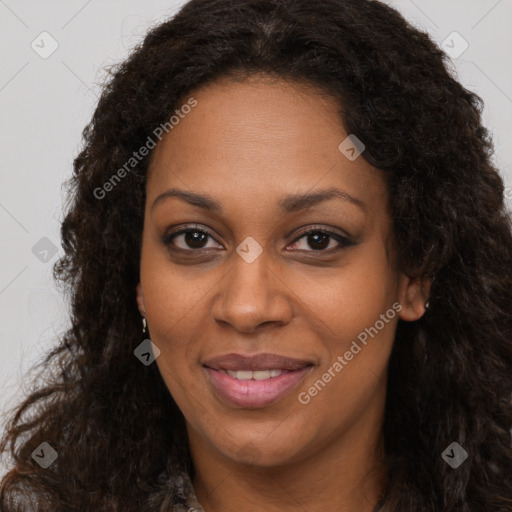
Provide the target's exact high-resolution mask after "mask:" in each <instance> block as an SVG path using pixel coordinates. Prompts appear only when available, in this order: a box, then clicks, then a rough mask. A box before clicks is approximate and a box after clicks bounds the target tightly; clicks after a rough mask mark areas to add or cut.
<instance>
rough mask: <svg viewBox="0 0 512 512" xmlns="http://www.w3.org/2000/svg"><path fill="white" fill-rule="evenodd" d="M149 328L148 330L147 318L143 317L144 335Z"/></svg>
mask: <svg viewBox="0 0 512 512" xmlns="http://www.w3.org/2000/svg"><path fill="white" fill-rule="evenodd" d="M147 328H148V324H147V322H146V317H145V316H143V317H142V332H143V334H146V331H147Z"/></svg>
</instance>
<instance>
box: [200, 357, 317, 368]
mask: <svg viewBox="0 0 512 512" xmlns="http://www.w3.org/2000/svg"><path fill="white" fill-rule="evenodd" d="M312 364H313V362H312V361H308V360H304V359H295V358H291V357H286V356H282V355H278V354H270V353H262V354H255V355H252V356H249V355H242V354H225V355H221V356H217V357H213V358H210V359H207V360H206V361H204V363H203V366H206V367H208V368H211V369H212V370H232V371H265V370H288V371H293V370H299V369H301V368H305V367H306V366H310V365H312Z"/></svg>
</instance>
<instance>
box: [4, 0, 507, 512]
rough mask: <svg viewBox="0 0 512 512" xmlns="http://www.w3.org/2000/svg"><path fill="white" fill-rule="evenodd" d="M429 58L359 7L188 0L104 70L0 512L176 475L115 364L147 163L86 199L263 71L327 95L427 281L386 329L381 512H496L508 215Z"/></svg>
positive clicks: (183, 463)
mask: <svg viewBox="0 0 512 512" xmlns="http://www.w3.org/2000/svg"><path fill="white" fill-rule="evenodd" d="M446 59H447V58H446V57H445V55H444V53H443V52H442V51H441V50H440V49H439V48H438V47H437V46H436V44H435V43H434V42H433V41H432V40H431V39H430V37H429V36H428V35H427V34H425V33H422V32H420V31H418V30H417V29H415V28H413V27H412V26H411V25H409V24H408V23H407V22H406V20H404V18H403V17H402V16H401V15H400V14H399V13H397V12H396V11H395V10H393V9H392V8H390V7H388V6H387V5H385V4H383V3H381V2H378V1H371V0H322V1H321V2H313V1H310V0H236V1H232V0H192V1H190V2H188V3H187V4H186V5H185V6H183V7H182V9H181V10H180V11H179V12H178V13H177V14H176V15H175V16H174V17H173V18H172V19H170V20H167V21H165V22H163V23H162V24H160V25H158V26H156V27H154V28H152V29H151V31H150V32H149V33H148V34H147V36H146V37H145V39H144V41H143V43H142V44H140V45H139V46H137V47H136V48H135V49H134V51H133V52H132V54H131V55H130V57H129V58H128V59H127V60H126V61H124V62H122V63H121V64H119V65H117V66H114V67H112V68H111V69H110V77H109V79H108V80H107V81H106V82H107V83H106V84H105V85H104V90H103V93H102V96H101V98H100V100H99V103H98V106H97V108H96V111H95V113H94V116H93V118H92V120H91V122H90V123H89V124H88V126H87V127H86V128H85V130H84V132H83V141H84V142H83V149H82V150H81V152H80V153H79V155H78V156H77V157H76V159H75V161H74V172H73V176H72V178H71V179H70V181H69V203H68V204H67V211H66V215H65V218H64V221H63V223H62V229H61V235H62V245H63V248H64V250H65V255H64V256H63V257H62V258H61V259H60V260H59V261H58V262H57V263H56V264H55V265H54V267H53V271H54V277H55V279H56V280H57V281H58V282H59V283H60V284H61V286H62V289H63V290H64V291H65V292H66V293H67V294H68V295H69V299H70V302H71V305H72V310H71V320H72V325H71V327H70V329H69V330H67V331H66V332H65V333H64V334H63V335H62V336H61V338H60V339H59V340H58V345H57V346H56V348H55V349H54V350H52V351H51V353H49V354H48V355H47V357H46V358H45V360H44V361H43V362H42V363H41V368H40V369H41V371H40V378H41V380H37V381H35V382H36V383H35V384H34V385H35V386H36V390H35V391H34V392H33V393H32V394H31V395H30V396H28V398H26V399H25V400H24V402H23V403H22V404H20V405H19V406H18V407H17V408H16V410H15V411H13V413H12V418H11V422H10V423H9V425H8V428H7V430H6V432H5V435H4V437H3V439H2V443H1V446H0V447H1V451H2V453H3V454H4V456H5V457H8V458H10V459H12V460H11V462H12V468H11V470H10V471H9V473H8V474H7V475H6V476H5V477H4V478H3V480H2V482H1V487H0V510H2V511H9V512H18V511H19V512H21V511H23V512H26V511H28V510H34V509H35V510H38V511H52V512H55V511H58V512H63V511H79V510H80V511H93V510H94V511H101V510H105V511H123V512H132V511H133V512H135V511H137V512H140V511H146V510H147V511H149V510H158V508H159V507H160V506H161V503H160V502H161V499H160V496H162V489H163V488H164V487H165V486H166V485H168V483H169V482H172V481H173V478H177V475H178V474H179V472H180V471H181V470H183V469H184V470H186V471H189V472H193V471H194V469H193V464H192V461H191V458H190V454H189V451H188V446H187V438H186V431H185V429H184V420H183V416H182V414H181V412H180V410H179V409H178V408H177V406H176V404H175V402H174V401H173V399H172V397H171V396H170V394H169V392H168V390H167V388H166V386H165V384H164V382H163V380H162V378H161V375H160V373H159V371H158V368H157V366H156V365H150V366H147V367H141V363H140V361H138V360H137V358H136V357H135V356H134V353H133V352H134V349H135V347H137V346H138V345H139V344H140V343H141V341H142V337H143V335H142V333H141V323H140V319H141V317H140V314H139V311H138V308H137V303H136V295H135V287H136V285H137V283H138V281H139V263H140V248H141V233H142V227H143V215H144V204H145V175H146V169H147V165H148V160H149V158H150V154H151V153H150V154H149V155H148V156H146V157H144V158H143V159H142V160H141V161H140V162H138V163H137V165H136V166H134V167H133V169H132V170H131V171H130V172H129V173H127V175H126V176H125V177H124V178H123V179H122V180H120V181H119V182H118V183H116V185H115V186H114V187H112V190H110V191H109V192H108V193H107V194H105V196H104V197H103V198H101V199H99V198H98V189H101V188H102V187H103V186H104V184H105V183H106V182H107V181H108V180H109V179H111V177H112V175H113V174H114V173H116V171H117V170H118V169H120V168H122V167H123V165H124V164H125V163H126V162H127V161H128V160H129V159H130V157H132V155H133V152H134V151H136V150H138V149H139V148H140V147H141V146H143V145H144V144H145V143H146V141H147V138H148V136H150V135H151V134H152V133H153V132H154V130H155V128H156V127H158V126H159V125H161V124H162V123H164V122H166V121H167V120H168V119H169V116H170V115H171V114H172V113H173V112H174V111H175V110H176V109H177V108H179V107H180V105H181V103H182V102H183V98H187V95H189V94H190V92H191V91H193V90H194V89H196V88H198V87H201V86H204V85H206V84H208V83H211V82H212V81H214V80H216V79H218V78H220V77H223V76H233V77H244V76H249V75H251V74H255V73H265V74H268V75H271V76H275V77H280V78H284V79H286V80H293V81H298V82H302V83H307V84H310V85H311V84H312V85H314V86H315V87H316V88H317V89H318V90H319V91H325V92H326V93H328V94H330V95H332V96H334V97H336V98H337V99H339V103H340V105H341V106H342V107H343V108H342V109H341V110H340V116H341V118H342V121H343V123H344V126H345V128H346V130H347V133H352V134H355V135H356V136H357V137H358V138H359V139H361V140H362V141H364V144H365V146H366V150H365V152H364V154H363V156H364V158H366V159H367V160H368V162H369V163H371V164H372V165H374V166H375V167H377V168H378V169H381V170H382V172H383V173H385V174H386V175H387V176H388V178H389V180H388V182H389V197H390V201H391V207H392V215H393V222H394V232H395V235H396V239H397V243H398V252H399V254H398V264H399V266H400V268H401V270H402V271H403V272H405V273H407V274H408V275H409V276H428V277H435V279H434V281H433V284H432V288H431V296H430V308H429V310H428V311H427V313H426V314H425V315H424V316H423V317H422V318H420V319H419V320H418V321H416V322H403V321H401V320H400V321H399V323H398V326H397V333H396V339H395V344H394V348H393V353H392V356H391V360H390V368H389V380H388V394H387V403H386V414H385V424H384V438H385V447H386V454H387V463H388V472H389V473H388V474H389V488H388V492H387V496H386V501H385V503H384V509H385V510H386V511H393V512H419V511H421V512H439V511H443V512H482V511H486V512H498V511H499V512H506V511H512V448H511V433H510V428H511V426H512V377H511V376H512V312H511V311H512V234H511V219H510V215H509V214H508V213H507V210H506V207H505V203H504V186H503V182H502V179H501V178H500V176H499V173H498V171H497V169H496V168H495V167H494V166H493V164H492V162H491V155H492V151H493V148H492V142H491V140H490V136H489V133H488V131H487V130H486V129H485V128H484V127H483V126H482V122H481V111H482V100H481V99H480V98H479V97H478V96H476V95H475V94H473V93H471V92H470V91H468V90H466V89H465V88H464V87H463V86H462V85H461V84H460V83H459V82H458V81H457V80H456V79H455V78H454V77H453V76H452V74H451V72H450V71H449V66H448V65H447V62H446ZM95 191H96V193H95ZM42 442H48V443H49V444H50V445H51V446H52V447H53V448H54V449H55V450H56V451H57V452H58V459H57V460H56V461H55V462H54V463H53V464H52V465H51V466H50V467H49V468H47V469H42V468H41V467H39V465H38V464H36V463H35V462H34V460H32V458H31V454H32V452H33V450H34V449H35V448H36V447H38V446H39V445H40V443H42ZM452 442H458V443H459V444H460V445H461V446H462V447H463V448H464V449H465V450H466V451H467V453H468V459H467V460H466V461H465V462H464V463H463V464H462V465H461V466H459V467H458V468H457V469H452V468H451V467H450V466H449V465H448V464H447V463H446V462H445V461H444V460H443V458H442V457H441V454H442V453H443V451H444V450H445V449H446V448H447V447H448V446H449V445H450V444H451V443H452ZM179 501H180V496H176V502H179Z"/></svg>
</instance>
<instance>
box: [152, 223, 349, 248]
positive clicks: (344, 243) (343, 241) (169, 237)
mask: <svg viewBox="0 0 512 512" xmlns="http://www.w3.org/2000/svg"><path fill="white" fill-rule="evenodd" d="M184 233H203V234H205V235H208V236H209V237H210V238H213V239H214V240H215V237H214V236H213V235H212V234H211V233H210V232H209V231H208V230H206V229H204V228H199V227H195V226H190V227H185V228H183V229H180V230H179V231H176V232H173V233H168V234H166V235H165V236H164V237H163V239H162V242H163V244H164V245H165V246H166V247H168V248H169V249H171V250H174V251H178V252H180V251H181V252H189V253H190V252H199V251H201V250H203V249H201V248H200V249H182V248H181V247H175V246H173V244H172V241H173V240H174V238H176V237H177V236H179V235H182V234H184ZM317 233H321V234H322V235H327V236H328V237H330V238H334V240H336V241H337V242H338V243H339V244H340V246H339V247H335V248H334V249H333V248H331V249H317V250H314V249H311V250H306V252H314V253H320V254H330V253H332V252H337V251H340V250H342V249H344V248H346V247H350V246H352V245H354V242H353V241H352V240H350V239H349V238H347V237H346V236H343V235H341V234H339V233H335V232H333V231H329V230H326V229H324V228H320V227H317V226H313V227H312V228H310V229H309V230H307V231H304V232H302V233H300V234H299V235H298V236H297V237H296V238H295V239H294V240H293V241H292V242H291V244H290V245H293V244H295V243H297V242H298V241H299V240H301V239H302V238H304V237H306V236H308V235H311V234H317ZM215 241H216V240H215ZM216 242H217V241H216ZM217 243H218V242H217ZM206 250H208V249H206ZM299 251H303V249H299Z"/></svg>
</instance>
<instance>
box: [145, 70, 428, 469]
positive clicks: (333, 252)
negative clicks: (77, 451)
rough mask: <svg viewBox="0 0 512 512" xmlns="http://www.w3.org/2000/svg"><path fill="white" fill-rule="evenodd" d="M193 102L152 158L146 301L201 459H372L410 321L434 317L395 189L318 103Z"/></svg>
mask: <svg viewBox="0 0 512 512" xmlns="http://www.w3.org/2000/svg"><path fill="white" fill-rule="evenodd" d="M191 96H193V97H194V98H195V100H196V101H197V105H196V106H194V107H193V108H191V109H188V108H186V109H183V111H182V112H181V115H180V116H179V122H178V123H176V124H174V127H173V128H172V130H170V132H169V134H168V135H165V136H164V138H163V139H162V141H161V142H160V143H159V144H158V145H157V147H156V148H155V150H154V153H153V155H152V160H151V163H150V167H149V173H148V180H147V201H146V210H145V222H144V232H143V242H142V259H141V282H140V285H139V286H138V288H137V298H138V303H139V308H140V311H141V312H142V313H143V314H145V316H146V318H147V322H148V328H149V332H150V337H151V340H152V341H153V343H154V344H155V345H156V346H157V347H158V348H159V349H160V351H161V353H160V355H159V357H158V358H157V360H156V364H158V368H159V370H160V372H161V374H162V376H163V379H164V380H165V383H166V385H167V387H168V389H169V391H170V393H171V394H172V396H173V397H174V399H175V401H176V403H177V404H178V406H179V407H180V409H181V411H182V412H183V414H184V417H185V419H186V422H187V429H188V432H189V438H190V442H191V446H194V447H198V446H201V448H202V451H203V453H216V454H217V455H221V456H223V457H224V458H228V459H230V460H231V461H238V462H254V463H257V464H261V465H265V466H274V465H281V464H286V463H291V462H294V461H298V460H300V459H305V458H306V457H309V456H310V455H312V454H316V453H321V452H322V451H324V452H325V450H326V449H328V448H332V447H333V446H334V445H338V446H340V443H341V444H345V445H349V444H350V446H351V447H352V448H351V449H360V447H361V446H362V443H363V441H364V440H365V439H369V438H370V439H371V438H372V434H375V433H376V432H378V431H379V430H380V428H381V424H380V422H381V419H382V414H383V408H384V400H385V387H386V370H387V364H388V358H389V355H390V351H391V348H392V344H393V338H394V333H395V329H396V324H397V321H398V318H399V317H400V318H402V319H404V320H415V319H417V318H419V317H420V316H421V315H422V314H423V312H424V308H423V306H424V302H425V298H424V295H423V293H424V292H425V290H424V289H422V288H421V282H419V281H417V280H411V279H409V278H407V277H406V276H404V275H403V274H401V273H400V272H399V271H398V270H397V269H396V265H395V259H394V254H395V251H394V245H393V233H392V221H391V218H390V213H389V210H388V199H389V198H388V193H387V188H386V184H385V181H384V179H383V175H382V172H381V171H379V170H377V169H375V168H373V167H371V166H370V165H369V164H368V163H367V162H366V161H365V160H364V159H363V158H362V157H358V158H354V157H355V156H357V150H354V151H352V150H351V149H350V148H351V147H352V146H351V145H350V140H345V139H346V138H347V135H348V134H347V133H346V132H345V131H344V128H343V126H342V124H341V122H340V118H339V115H338V113H337V112H338V110H339V109H340V106H339V105H338V104H337V103H336V102H335V101H334V100H333V99H331V98H327V97H325V96H320V95H319V94H318V93H315V91H312V90H310V89H307V88H305V87H304V86H300V85H290V84H289V83H286V82H281V81H276V82H270V81H268V80H260V81H255V80H250V81H244V82H238V83H237V82H233V81H228V80H225V79H224V80H221V81H218V82H216V83H215V84H213V85H209V86H207V87H205V88H202V89H199V90H198V91H196V92H194V94H192V95H191ZM189 110H190V111H189ZM185 111H187V112H188V111H189V113H188V114H184V112H185ZM343 141H345V142H344V144H342V147H341V149H339V146H340V144H341V143H342V142H343ZM363 143H364V141H363ZM170 190H173V191H174V192H173V193H168V192H169V191H170ZM166 193H167V195H166ZM322 195H324V197H323V198H322V197H321V196H322ZM199 196H200V197H199ZM203 198H204V199H203ZM199 199H201V200H199ZM183 229H188V232H186V233H181V234H176V233H177V232H179V231H181V230H183ZM307 231H312V233H310V234H309V235H308V234H305V233H306V232H307ZM173 234H174V235H175V236H172V235H173ZM232 354H238V355H240V356H242V357H240V358H237V357H236V356H231V355H232ZM260 354H271V356H270V357H268V356H264V357H262V358H261V359H257V360H247V359H246V358H247V357H249V356H253V355H260ZM228 355H230V357H225V356H228ZM272 355H274V356H283V357H284V358H290V359H292V360H293V361H290V360H283V359H279V358H278V357H273V356H272ZM244 356H245V358H244ZM251 369H252V370H255V373H251ZM227 370H231V373H228V372H227ZM237 370H241V371H240V373H236V374H235V373H234V372H236V371H237ZM269 370H271V371H269ZM280 372H281V373H280ZM368 436H370V437H368ZM358 439H359V440H360V442H359V444H358V441H357V440H358ZM364 442H365V441H364ZM357 446H359V448H357Z"/></svg>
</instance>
